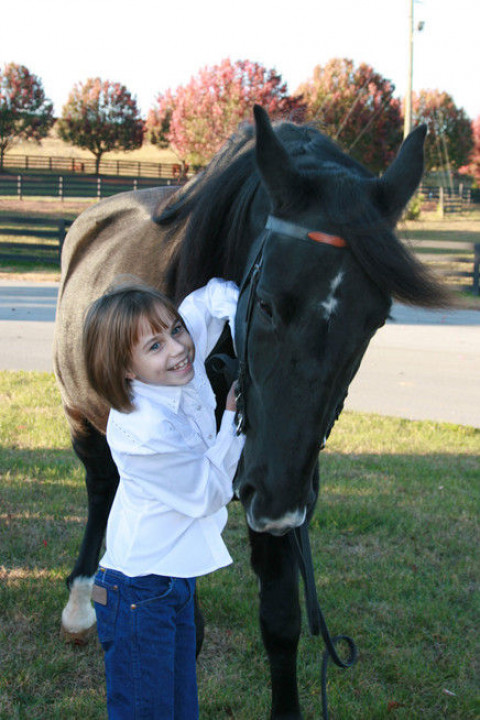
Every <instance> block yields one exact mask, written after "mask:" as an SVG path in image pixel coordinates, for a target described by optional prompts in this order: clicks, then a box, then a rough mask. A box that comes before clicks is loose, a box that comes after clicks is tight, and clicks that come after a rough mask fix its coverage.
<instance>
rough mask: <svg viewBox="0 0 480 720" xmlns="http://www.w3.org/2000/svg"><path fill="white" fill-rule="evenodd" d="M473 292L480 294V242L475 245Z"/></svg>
mask: <svg viewBox="0 0 480 720" xmlns="http://www.w3.org/2000/svg"><path fill="white" fill-rule="evenodd" d="M473 251H474V255H473V294H474V295H480V288H479V274H480V273H479V266H480V243H475V245H474V246H473Z"/></svg>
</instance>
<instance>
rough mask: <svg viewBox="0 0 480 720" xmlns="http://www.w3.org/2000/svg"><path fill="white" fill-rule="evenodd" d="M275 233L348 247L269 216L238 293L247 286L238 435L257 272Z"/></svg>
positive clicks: (243, 416)
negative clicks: (266, 245) (266, 247)
mask: <svg viewBox="0 0 480 720" xmlns="http://www.w3.org/2000/svg"><path fill="white" fill-rule="evenodd" d="M272 232H276V233H279V234H280V235H286V236H287V237H291V238H295V239H297V240H308V239H310V240H314V241H315V242H318V243H322V244H324V245H330V246H331V247H335V248H345V247H347V242H346V240H345V239H344V238H342V237H339V236H338V235H329V234H328V233H324V232H322V231H319V230H309V229H308V228H304V227H302V226H301V225H296V224H295V223H291V222H288V221H287V220H281V219H280V218H277V217H275V216H274V215H269V216H268V218H267V222H266V224H265V231H264V233H263V237H262V239H261V242H260V249H259V251H258V253H257V255H256V257H255V259H254V261H253V262H252V264H251V266H250V268H249V270H248V272H247V274H246V275H245V277H244V279H243V282H242V285H241V287H240V294H239V298H240V297H241V295H243V294H244V293H245V291H246V289H247V287H248V286H250V290H249V294H248V302H247V313H246V316H245V325H246V329H245V337H244V341H243V352H242V353H241V358H240V366H239V374H238V381H237V414H236V425H237V435H240V434H241V433H244V432H245V431H246V429H247V416H246V403H245V395H246V385H247V377H248V374H249V372H248V337H249V334H250V323H251V319H252V315H253V306H254V300H255V291H256V288H257V285H258V281H259V279H260V270H261V269H262V265H263V250H264V247H265V242H266V240H267V237H269V235H270V233H272Z"/></svg>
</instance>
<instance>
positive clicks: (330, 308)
mask: <svg viewBox="0 0 480 720" xmlns="http://www.w3.org/2000/svg"><path fill="white" fill-rule="evenodd" d="M343 277H344V273H343V272H342V271H340V272H339V273H338V275H336V276H335V277H334V278H333V280H332V282H331V283H330V293H329V295H328V297H327V298H326V299H325V300H324V301H323V302H321V303H320V305H321V307H322V308H323V314H324V318H325V320H329V318H330V316H331V315H333V313H334V312H335V311H336V309H337V306H338V300H337V298H336V297H335V294H336V291H337V289H338V288H339V286H340V284H341V282H342V280H343Z"/></svg>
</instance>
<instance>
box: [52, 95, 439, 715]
mask: <svg viewBox="0 0 480 720" xmlns="http://www.w3.org/2000/svg"><path fill="white" fill-rule="evenodd" d="M255 121H256V122H255V127H256V132H255V128H253V127H247V128H244V129H243V130H241V131H240V132H239V134H238V135H237V136H234V137H233V138H232V139H231V140H230V141H229V143H228V144H227V145H226V146H225V147H224V148H223V149H222V151H221V152H220V153H219V154H218V156H217V157H216V158H215V159H214V160H213V161H212V163H211V164H210V166H209V167H208V168H207V170H206V171H205V172H204V173H203V174H202V175H200V176H198V177H197V178H195V179H194V180H193V181H192V182H191V183H189V184H188V185H186V186H185V187H184V188H182V189H181V190H179V191H178V192H177V193H175V194H174V195H173V196H171V197H166V195H165V192H164V191H163V190H162V189H158V190H152V191H143V192H138V193H126V194H123V195H119V196H117V197H116V198H113V199H111V200H107V201H104V202H102V203H99V204H98V205H97V206H95V207H94V208H93V209H91V210H89V211H87V212H86V213H84V214H83V215H81V216H80V218H79V219H78V220H77V221H76V223H75V224H74V226H73V227H72V229H71V231H70V233H69V236H68V237H67V240H66V246H65V250H64V254H63V261H62V283H61V289H60V294H59V305H58V310H57V329H56V341H55V345H56V351H55V358H56V360H55V367H56V374H57V377H58V380H59V383H60V388H61V391H62V396H63V402H64V407H65V410H66V414H67V418H68V419H69V421H70V424H71V427H72V436H73V444H74V448H75V450H76V452H77V454H78V456H79V457H80V459H81V460H82V462H83V463H84V465H85V467H86V482H87V490H88V499H89V508H88V509H89V516H88V523H87V527H86V531H85V536H84V541H83V545H82V549H81V551H80V555H79V558H78V560H77V563H76V565H75V568H74V570H73V572H72V574H71V575H70V577H69V579H68V585H69V588H70V590H71V593H70V599H69V603H68V605H67V607H66V609H65V611H64V615H63V624H64V627H65V629H66V630H67V631H68V632H69V633H73V635H74V636H75V637H77V638H78V637H79V633H81V632H82V631H83V630H84V629H85V628H86V627H88V626H89V625H92V624H93V622H94V615H93V611H92V609H91V605H90V603H89V589H90V585H91V577H92V576H93V574H94V572H95V570H96V566H97V563H98V557H99V552H100V546H101V542H102V538H103V534H104V530H105V525H106V520H107V516H108V512H109V508H110V504H111V502H112V499H113V496H114V493H115V490H116V486H117V483H118V474H117V471H116V468H115V466H114V464H113V462H112V460H111V457H110V453H109V450H108V447H107V444H106V442H105V438H104V435H103V430H104V428H105V420H106V415H107V413H108V408H106V407H105V406H104V405H103V404H102V402H101V401H100V400H99V398H98V397H96V396H95V394H94V393H93V391H92V390H91V388H89V387H88V383H87V381H86V378H85V372H84V368H83V364H82V359H81V357H82V356H81V352H80V347H79V343H80V330H81V322H82V318H83V313H84V309H85V307H86V305H87V304H88V303H89V302H90V301H91V300H92V299H93V298H95V297H97V296H98V295H99V294H100V293H102V292H103V291H104V290H105V288H106V287H107V286H108V285H109V284H110V282H111V280H112V278H113V277H115V275H117V274H118V273H122V272H123V273H125V272H130V273H134V274H136V275H138V276H140V277H142V278H143V279H144V280H146V281H147V282H150V283H152V284H155V285H157V286H159V287H162V288H163V289H164V290H166V291H167V293H169V294H170V295H171V296H174V297H175V298H176V299H177V300H180V299H182V298H183V297H184V296H185V295H186V294H187V293H189V292H191V291H192V290H194V289H195V288H197V287H200V286H202V285H203V284H205V283H206V282H207V281H208V280H209V279H210V278H211V277H214V276H220V277H224V278H227V279H233V280H235V281H236V282H237V283H238V284H239V285H241V296H240V301H239V306H238V312H237V320H236V338H235V344H236V350H237V352H238V355H239V357H240V360H241V373H240V384H241V396H240V398H239V405H240V416H241V417H240V418H239V420H240V422H241V426H242V431H243V432H245V434H246V443H245V449H244V452H243V455H242V459H241V461H240V465H239V469H238V473H237V477H236V481H235V488H236V493H237V495H238V497H239V498H240V500H241V501H242V503H243V506H244V508H245V512H246V518H247V523H248V526H249V534H250V541H251V548H252V565H253V569H254V571H255V572H256V574H257V575H258V577H259V580H260V625H261V630H262V636H263V640H264V644H265V647H266V650H267V653H268V656H269V661H270V667H271V679H272V718H275V719H277V720H278V719H280V718H282V719H285V720H286V719H287V718H288V719H291V720H294V719H295V720H298V719H299V718H301V717H302V716H301V711H300V707H299V700H298V691H297V682H296V654H297V644H298V639H299V634H300V604H299V594H298V564H297V560H296V558H295V555H294V552H293V546H292V543H291V542H290V535H291V533H290V531H291V530H292V529H293V528H296V527H298V526H299V525H301V524H302V523H304V522H305V521H308V519H309V518H310V517H311V514H312V512H313V509H314V506H315V502H316V499H317V494H318V487H319V479H318V454H319V450H320V449H321V447H322V446H323V444H324V442H325V441H326V438H328V435H329V433H330V431H331V429H332V427H333V424H334V422H335V420H336V418H337V417H338V415H339V413H340V412H341V409H342V407H343V403H344V400H345V397H346V395H347V391H348V387H349V384H350V382H351V380H352V378H353V377H354V375H355V373H356V371H357V370H358V367H359V365H360V362H361V360H362V357H363V355H364V353H365V350H366V348H367V346H368V344H369V342H370V340H371V338H372V337H373V335H374V334H375V332H376V330H377V329H378V328H379V327H381V326H382V325H383V324H384V322H385V320H386V318H387V316H388V314H389V310H390V307H391V302H392V297H393V298H397V299H399V300H401V301H404V302H407V303H411V304H418V305H424V306H438V305H442V304H445V302H447V296H446V294H445V292H444V291H443V290H442V288H441V287H440V286H439V285H438V284H437V283H436V282H435V280H434V279H432V277H430V276H429V274H428V273H427V272H426V270H425V269H424V267H423V266H422V265H421V264H420V263H419V262H418V261H417V260H416V259H415V258H414V257H413V256H412V255H411V254H410V253H409V252H408V251H407V250H406V249H405V247H404V246H403V245H402V244H401V242H400V241H399V240H398V239H397V238H396V236H395V234H394V227H395V224H396V222H397V220H398V218H399V217H400V215H401V213H402V211H403V209H404V208H405V206H406V204H407V202H408V200H409V199H410V197H411V196H412V194H413V192H414V191H415V189H416V187H417V185H418V183H419V181H420V178H421V174H422V170H423V142H424V138H425V128H423V127H422V128H419V129H417V130H416V131H414V132H413V133H412V134H411V135H410V136H409V137H408V138H407V140H406V141H405V143H404V144H403V145H402V148H401V150H400V152H399V154H398V156H397V158H396V159H395V160H394V162H393V163H392V165H391V166H390V168H389V169H388V170H387V171H386V172H385V174H384V175H383V177H381V178H380V179H378V178H375V177H373V176H372V175H371V174H370V173H369V172H368V171H367V170H366V169H365V168H364V167H362V166H361V165H359V164H358V163H357V162H355V161H354V160H352V159H351V158H349V157H348V156H346V155H345V154H344V153H343V152H341V151H340V149H339V148H338V147H337V146H336V145H335V144H333V143H332V142H331V141H330V140H328V139H327V138H326V137H325V136H323V135H322V134H320V133H319V132H318V131H316V130H315V129H312V128H310V127H306V126H297V125H293V124H290V123H282V124H279V125H277V126H276V127H275V128H272V126H271V124H270V121H269V119H268V116H267V114H266V113H265V112H264V111H263V110H262V109H261V108H260V107H256V108H255ZM226 342H227V344H228V340H227V341H226ZM221 349H222V350H224V349H225V348H221ZM219 404H220V405H221V400H220V402H219Z"/></svg>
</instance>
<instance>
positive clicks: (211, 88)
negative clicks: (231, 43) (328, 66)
mask: <svg viewBox="0 0 480 720" xmlns="http://www.w3.org/2000/svg"><path fill="white" fill-rule="evenodd" d="M255 103H258V104H260V105H262V106H263V107H264V108H265V109H266V110H267V111H268V112H269V114H270V116H271V117H273V118H274V119H281V118H282V119H294V120H302V119H303V117H304V110H305V107H304V104H303V102H302V100H301V98H300V97H291V96H289V95H288V93H287V86H286V84H285V83H282V78H281V75H279V74H278V73H277V72H276V71H275V70H267V69H266V68H265V67H263V66H262V65H260V64H259V63H254V62H251V61H250V60H238V61H236V62H232V61H231V60H229V59H226V60H223V61H222V62H221V63H220V65H214V66H213V67H205V68H203V69H202V70H200V72H199V73H198V75H197V76H196V77H194V78H192V79H191V80H190V82H189V84H188V85H186V86H184V87H183V86H182V87H178V88H177V89H176V90H175V91H174V92H172V91H171V90H167V92H166V93H165V94H163V95H162V94H160V95H159V96H158V97H157V100H156V106H155V107H154V108H153V109H152V110H151V111H150V113H149V115H148V119H147V128H148V133H149V135H148V136H149V139H150V140H151V141H152V142H157V143H159V144H162V143H163V144H164V143H168V144H170V145H171V147H172V149H173V150H174V152H176V153H177V155H178V156H179V158H180V159H181V160H182V161H183V162H185V161H188V162H189V163H191V164H192V165H194V166H201V165H205V164H206V163H207V162H208V161H209V160H210V159H211V158H212V156H213V155H214V154H215V153H216V152H217V150H219V148H220V147H221V145H222V144H223V143H224V142H225V141H226V140H227V138H228V137H229V136H230V135H231V134H232V133H234V132H236V130H237V129H238V126H239V125H240V124H241V123H242V122H244V121H246V120H248V121H249V120H251V115H252V108H253V105H254V104H255Z"/></svg>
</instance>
